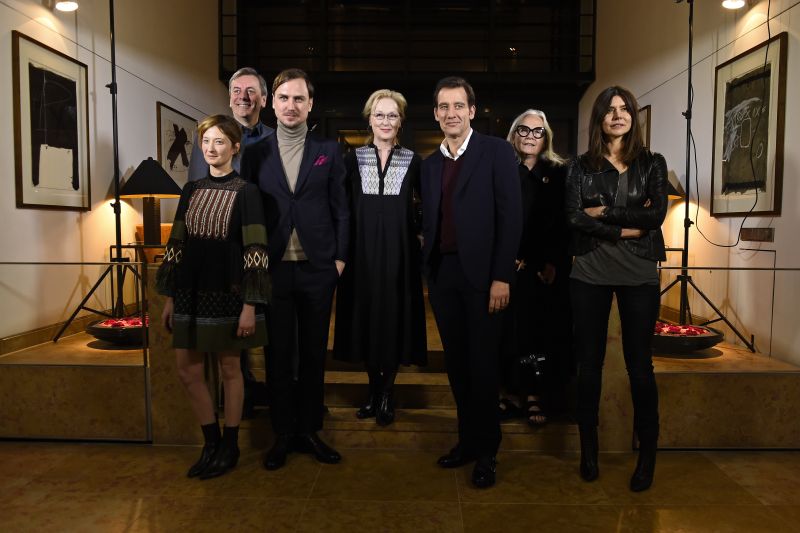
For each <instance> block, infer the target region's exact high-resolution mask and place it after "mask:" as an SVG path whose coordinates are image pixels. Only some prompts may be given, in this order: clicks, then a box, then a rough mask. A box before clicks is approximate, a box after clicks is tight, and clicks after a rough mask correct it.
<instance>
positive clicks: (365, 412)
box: [356, 394, 378, 420]
mask: <svg viewBox="0 0 800 533" xmlns="http://www.w3.org/2000/svg"><path fill="white" fill-rule="evenodd" d="M377 411H378V406H377V401H376V399H375V395H373V394H370V395H369V398H367V403H365V404H364V406H363V407H361V409H359V410H358V411H356V418H358V419H360V420H364V419H365V418H374V417H375V413H377Z"/></svg>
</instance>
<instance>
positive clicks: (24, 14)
mask: <svg viewBox="0 0 800 533" xmlns="http://www.w3.org/2000/svg"><path fill="white" fill-rule="evenodd" d="M0 4H1V5H4V6H5V7H7V8H8V9H10V10H12V11H15V12H17V13H19V14H20V15H22V16H23V17H25V18H27V19H28V20H30V21H31V22H35V23H36V24H38V25H39V26H41V27H42V28H45V29H47V30H49V31H51V32H53V33H55V34H56V35H58V36H60V37H62V38H63V39H65V40H67V41H69V42H71V43H73V44H74V45H75V46H77V47H78V48H81V49H82V50H85V51H87V52H89V53H90V54H92V55H93V56H95V57H98V58H100V59H102V60H103V61H105V62H106V63H108V64H109V65H110V64H111V60H110V59H106V58H105V57H103V56H102V55H100V54H98V53H97V52H95V51H94V50H91V49H89V48H86V47H85V46H83V45H82V44H80V43H79V42H78V41H75V40H73V39H71V38H70V37H69V36H67V35H64V34H63V33H59V32H58V31H56V30H54V29H53V28H51V27H49V26H47V25H46V24H44V23H42V22H40V21H39V20H37V19H34V18H31V17H30V15H28V14H27V13H25V12H23V11H20V10H19V9H17V8H16V7H14V6H11V5H9V4H8V3H7V2H6V1H5V0H0ZM117 68H118V69H119V70H121V71H123V72H126V73H127V74H130V75H131V76H133V77H134V78H136V79H137V80H139V81H141V82H142V83H144V84H146V85H149V86H150V87H152V88H154V89H156V90H158V91H161V92H162V93H164V94H166V95H169V96H171V97H172V98H173V99H175V100H176V101H178V102H181V103H182V104H184V105H186V106H187V107H190V108H192V109H194V110H195V111H197V112H198V113H200V114H201V115H203V116H206V115H209V114H210V113H208V112H207V111H203V110H202V109H198V108H197V107H195V106H194V105H192V104H190V103H189V102H187V101H186V100H183V99H182V98H179V97H177V96H175V95H174V94H172V93H170V92H169V91H166V90H164V89H162V88H161V87H159V86H158V85H155V84H154V83H153V82H151V81H148V80H146V79H144V78H142V77H141V76H139V75H138V74H136V73H134V72H131V71H130V70H127V69H126V68H125V67H121V66H119V65H117Z"/></svg>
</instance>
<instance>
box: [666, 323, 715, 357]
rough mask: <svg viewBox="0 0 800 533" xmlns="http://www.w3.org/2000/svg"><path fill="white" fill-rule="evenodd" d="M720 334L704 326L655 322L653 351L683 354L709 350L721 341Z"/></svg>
mask: <svg viewBox="0 0 800 533" xmlns="http://www.w3.org/2000/svg"><path fill="white" fill-rule="evenodd" d="M722 337H723V335H722V332H720V331H717V330H716V329H713V328H708V327H705V326H693V325H691V324H670V323H669V322H661V321H657V322H656V327H655V330H654V331H653V351H656V352H666V353H685V352H693V351H697V350H705V349H707V348H711V347H712V346H714V345H715V344H717V343H719V342H720V341H721V340H722Z"/></svg>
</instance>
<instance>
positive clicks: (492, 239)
mask: <svg viewBox="0 0 800 533" xmlns="http://www.w3.org/2000/svg"><path fill="white" fill-rule="evenodd" d="M433 114H434V117H435V118H436V120H437V121H438V122H439V126H440V127H441V129H442V132H443V133H444V135H445V138H444V141H442V144H441V146H440V147H439V150H437V151H436V152H434V153H433V154H432V155H431V156H430V157H428V158H427V159H426V160H425V161H424V162H423V163H422V213H423V235H424V250H423V254H424V261H425V267H426V272H427V276H428V293H429V297H430V301H431V307H432V308H433V313H434V316H435V317H436V324H437V326H438V328H439V334H440V336H441V338H442V345H443V347H444V356H445V366H446V367H447V376H448V378H449V380H450V387H451V388H452V390H453V396H454V397H455V400H456V408H457V412H458V443H457V444H456V446H455V447H454V448H453V449H452V450H450V452H449V453H447V454H446V455H443V456H442V457H440V458H439V461H438V463H439V465H440V466H442V467H443V468H455V467H458V466H461V465H464V464H467V463H469V462H472V461H476V463H475V467H474V470H473V472H472V483H473V484H474V485H475V486H476V487H479V488H485V487H490V486H492V485H494V482H495V470H496V455H497V450H498V448H499V446H500V440H501V438H502V435H501V432H500V420H499V416H498V412H497V394H498V389H499V365H498V355H497V351H498V338H497V336H498V332H499V327H500V313H501V312H502V311H503V309H505V308H506V307H507V306H508V301H509V283H510V281H511V278H512V276H513V275H514V259H515V257H516V253H517V249H518V247H519V241H520V237H521V234H522V202H521V197H520V184H519V172H518V170H517V161H516V158H515V156H514V151H513V149H512V147H511V145H510V144H509V143H507V142H506V141H504V140H501V139H498V138H495V137H488V136H484V135H481V134H480V133H477V132H476V131H474V130H473V129H472V128H471V127H470V121H471V120H472V119H473V118H474V117H475V92H474V90H473V89H472V87H471V86H470V84H469V83H467V81H466V80H464V79H463V78H457V77H449V78H444V79H442V80H440V81H439V83H438V84H437V86H436V90H435V91H434V110H433Z"/></svg>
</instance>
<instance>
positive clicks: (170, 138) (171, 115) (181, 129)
mask: <svg viewBox="0 0 800 533" xmlns="http://www.w3.org/2000/svg"><path fill="white" fill-rule="evenodd" d="M156 124H157V126H158V131H157V133H156V137H157V142H158V162H159V163H161V166H162V167H164V170H166V171H167V174H169V175H170V177H172V179H173V180H175V183H177V184H178V186H180V187H181V188H183V186H184V185H186V182H187V181H188V180H189V158H190V157H191V156H192V147H193V146H194V144H193V137H192V135H193V132H194V130H195V128H196V127H197V121H196V120H195V119H193V118H192V117H190V116H188V115H184V114H183V113H181V112H180V111H178V110H176V109H173V108H171V107H170V106H168V105H166V104H163V103H161V102H156Z"/></svg>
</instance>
